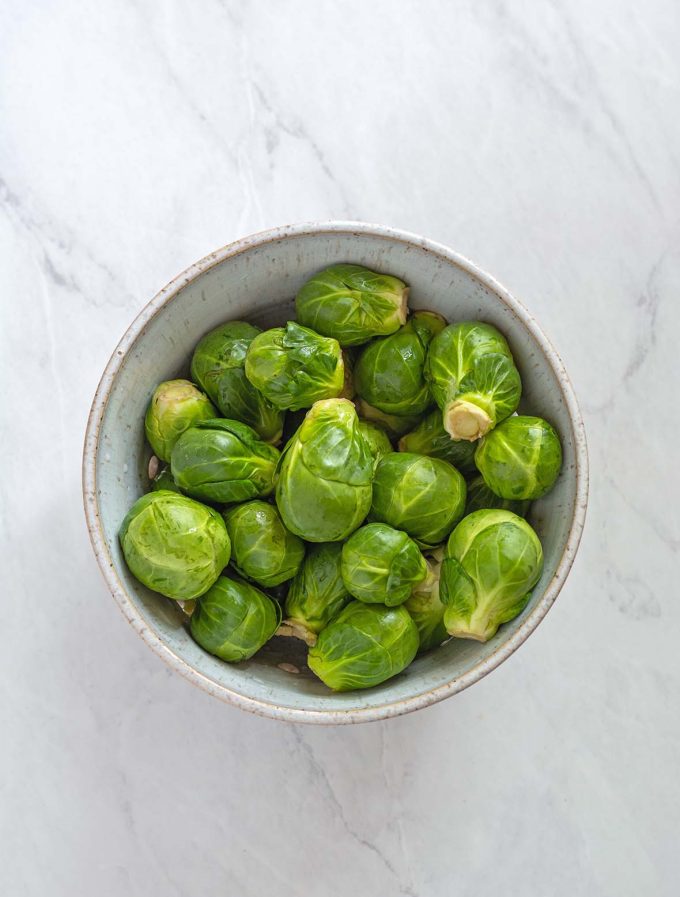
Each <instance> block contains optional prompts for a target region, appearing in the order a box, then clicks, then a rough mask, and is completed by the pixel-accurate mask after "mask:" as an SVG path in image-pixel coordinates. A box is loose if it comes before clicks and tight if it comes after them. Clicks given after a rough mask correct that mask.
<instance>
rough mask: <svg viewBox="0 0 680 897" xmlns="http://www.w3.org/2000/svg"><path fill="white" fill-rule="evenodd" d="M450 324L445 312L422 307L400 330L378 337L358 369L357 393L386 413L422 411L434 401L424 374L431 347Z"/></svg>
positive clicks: (371, 344) (359, 362)
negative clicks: (427, 309) (431, 310)
mask: <svg viewBox="0 0 680 897" xmlns="http://www.w3.org/2000/svg"><path fill="white" fill-rule="evenodd" d="M445 326H446V321H445V320H444V318H442V317H441V315H437V314H435V313H434V312H426V311H418V312H415V313H414V314H413V316H412V317H411V319H410V320H409V321H408V322H407V323H406V324H404V326H403V327H401V328H400V329H399V330H398V331H397V332H396V333H393V334H392V335H391V336H386V337H383V338H382V339H378V340H374V341H373V342H372V343H369V345H368V346H366V348H365V349H364V350H363V352H362V353H361V355H360V356H359V360H358V361H357V364H356V368H355V370H354V384H355V386H356V390H357V393H358V394H359V395H360V396H361V398H362V399H363V400H364V401H365V402H368V403H369V404H370V405H372V406H374V407H375V408H378V409H379V410H380V411H383V412H384V413H386V414H396V415H401V416H403V415H415V414H422V413H423V412H424V411H426V410H427V408H429V407H430V405H432V401H433V400H432V394H431V392H430V387H429V385H428V384H427V382H426V381H425V379H424V377H423V367H424V365H425V358H426V355H427V348H428V346H429V344H430V342H431V341H432V338H433V337H434V336H435V335H436V334H437V333H439V332H440V331H441V330H442V329H443V328H444V327H445Z"/></svg>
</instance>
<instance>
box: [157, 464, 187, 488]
mask: <svg viewBox="0 0 680 897" xmlns="http://www.w3.org/2000/svg"><path fill="white" fill-rule="evenodd" d="M160 489H165V490H167V491H169V492H179V493H180V494H181V492H182V490H181V489H180V488H179V486H178V485H177V483H176V482H175V481H174V480H173V478H172V474H171V473H170V468H169V467H163V468H162V469H161V470H159V471H158V473H157V474H156V476H155V477H154V478H153V479H152V480H151V491H152V492H158V491H159V490H160Z"/></svg>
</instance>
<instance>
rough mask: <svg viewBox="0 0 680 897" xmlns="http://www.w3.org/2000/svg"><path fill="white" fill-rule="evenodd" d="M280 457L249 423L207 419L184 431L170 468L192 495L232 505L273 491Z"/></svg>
mask: <svg viewBox="0 0 680 897" xmlns="http://www.w3.org/2000/svg"><path fill="white" fill-rule="evenodd" d="M279 456H280V452H279V450H278V449H276V448H274V446H273V445H268V444H267V443H266V442H263V441H262V440H261V439H260V438H259V437H258V435H257V433H256V432H255V430H253V429H252V428H251V427H248V426H247V425H246V424H242V423H239V422H238V421H235V420H221V419H218V420H208V421H201V422H200V423H198V424H196V426H195V427H191V429H189V430H186V431H185V432H184V433H182V435H181V436H180V438H179V439H178V440H177V442H176V443H175V447H174V449H173V450H172V457H171V459H170V469H171V471H172V475H173V477H174V480H175V482H176V483H177V485H178V486H179V488H180V489H181V490H182V491H183V492H186V493H187V494H188V495H191V496H193V497H194V498H202V499H206V500H207V501H215V502H220V503H222V504H229V503H231V502H238V501H247V500H248V499H250V498H264V497H265V496H267V495H269V494H270V493H271V492H272V490H273V488H274V471H275V469H276V464H277V462H278V460H279Z"/></svg>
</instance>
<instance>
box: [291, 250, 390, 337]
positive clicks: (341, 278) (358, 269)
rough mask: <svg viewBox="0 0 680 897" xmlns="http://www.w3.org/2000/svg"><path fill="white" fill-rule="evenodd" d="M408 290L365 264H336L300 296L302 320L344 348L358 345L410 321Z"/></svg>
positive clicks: (310, 281)
mask: <svg viewBox="0 0 680 897" xmlns="http://www.w3.org/2000/svg"><path fill="white" fill-rule="evenodd" d="M407 298H408V287H407V286H406V284H405V283H403V282H402V281H401V280H399V279H398V278H396V277H391V276H390V275H389V274H377V273H376V272H375V271H369V270H368V268H363V267H362V266H361V265H332V266H331V267H330V268H326V270H325V271H320V272H319V273H318V274H315V275H314V277H312V278H311V279H310V280H308V281H307V283H305V284H304V285H303V287H302V289H301V290H300V292H299V293H298V294H297V297H296V299H295V306H296V308H297V317H298V321H299V322H300V323H301V324H303V325H304V326H305V327H311V328H312V329H313V330H316V331H317V333H322V334H323V335H324V336H332V337H333V338H334V339H336V340H337V341H338V342H339V343H340V345H341V346H358V345H360V344H361V343H366V342H368V340H369V339H371V338H372V337H374V336H387V335H388V334H390V333H394V331H395V330H398V329H399V327H400V326H401V325H402V324H403V323H404V322H405V320H406V313H407V308H406V301H407Z"/></svg>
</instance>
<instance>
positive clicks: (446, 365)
mask: <svg viewBox="0 0 680 897" xmlns="http://www.w3.org/2000/svg"><path fill="white" fill-rule="evenodd" d="M425 379H426V380H427V381H428V382H429V383H430V387H431V389H432V395H433V396H434V399H435V401H436V403H437V404H438V405H439V407H440V408H441V410H442V412H443V422H444V427H445V429H446V431H447V433H449V435H450V436H451V437H452V438H453V439H468V440H470V441H474V440H475V439H479V437H480V436H484V434H485V433H488V432H489V430H491V429H492V428H493V427H495V426H496V424H498V423H499V422H500V421H502V420H503V419H504V418H506V417H508V415H510V414H512V413H513V411H515V409H516V408H517V406H518V404H519V399H520V395H521V393H522V382H521V380H520V376H519V372H518V370H517V368H516V367H515V365H514V363H513V360H512V355H511V354H510V349H509V348H508V344H507V342H506V341H505V338H504V337H503V336H502V335H501V334H500V333H499V332H498V330H496V328H495V327H492V326H491V325H490V324H481V323H479V322H478V321H467V322H465V323H463V324H450V325H449V326H448V327H445V328H444V329H443V330H442V331H441V333H439V334H437V336H435V338H434V339H433V340H432V342H431V344H430V349H429V351H428V353H427V361H426V363H425Z"/></svg>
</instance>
